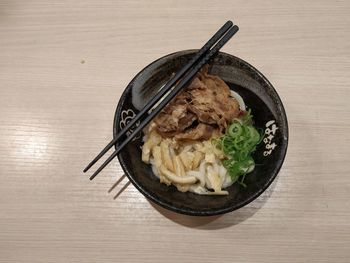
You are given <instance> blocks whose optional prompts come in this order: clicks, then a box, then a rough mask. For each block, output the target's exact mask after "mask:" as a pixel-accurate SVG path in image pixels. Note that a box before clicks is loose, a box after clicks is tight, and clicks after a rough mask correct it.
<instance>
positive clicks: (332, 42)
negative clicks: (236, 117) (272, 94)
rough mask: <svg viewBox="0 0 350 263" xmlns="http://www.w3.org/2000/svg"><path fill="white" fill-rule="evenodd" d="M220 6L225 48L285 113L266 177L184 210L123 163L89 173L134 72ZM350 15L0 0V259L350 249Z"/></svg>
mask: <svg viewBox="0 0 350 263" xmlns="http://www.w3.org/2000/svg"><path fill="white" fill-rule="evenodd" d="M228 19H232V20H234V21H235V22H236V23H237V24H238V25H239V26H240V31H239V33H238V34H237V35H236V36H235V37H234V38H233V39H232V40H231V41H230V42H229V43H228V44H227V45H226V46H225V47H224V49H223V51H225V52H228V53H231V54H234V55H236V56H238V57H240V58H242V59H244V60H246V61H248V62H249V63H251V64H252V65H254V66H255V67H257V68H258V69H259V70H260V71H261V72H262V73H263V74H265V76H266V77H267V78H268V79H269V80H270V81H271V82H272V84H273V85H274V86H275V88H276V90H277V91H278V93H279V94H280V96H281V99H282V101H283V103H284V105H285V108H286V111H287V115H288V120H289V125H290V140H289V148H288V153H287V157H286V160H285V163H284V165H283V167H282V169H281V171H280V173H279V176H278V177H277V179H276V181H275V182H274V184H273V185H272V186H271V187H270V188H269V189H268V190H267V191H266V192H265V193H264V194H263V195H262V196H260V197H259V198H258V199H257V200H256V201H254V202H252V203H251V204H249V205H248V206H246V207H244V208H242V209H240V210H237V211H235V212H233V213H229V214H226V215H224V216H221V217H210V218H194V217H186V216H182V215H177V214H174V213H171V212H168V211H165V210H164V209H161V208H159V207H157V206H155V205H152V204H151V203H149V202H148V201H147V200H146V199H145V198H144V197H143V196H142V195H141V194H140V193H139V192H138V191H137V190H136V189H135V188H134V187H133V186H132V185H130V184H129V183H128V180H127V178H124V177H123V171H122V169H121V167H120V165H119V164H118V162H117V161H114V162H113V164H111V165H110V166H108V168H107V169H105V170H104V171H103V173H102V174H101V175H100V176H98V177H97V178H96V179H95V180H94V181H93V182H90V181H89V180H88V175H86V174H83V173H82V169H83V168H84V166H85V165H86V164H87V163H88V161H90V160H91V158H92V157H94V156H95V154H96V153H97V152H98V151H99V150H100V149H101V148H102V147H103V146H104V145H105V144H106V143H107V142H109V140H110V139H111V136H112V122H113V116H114V110H115V107H116V104H117V102H118V99H119V97H120V95H121V93H122V91H123V89H124V88H125V87H126V85H127V84H128V83H129V81H130V80H131V79H132V78H133V77H134V75H135V74H136V73H138V72H139V71H140V70H141V69H142V68H143V67H144V66H146V65H147V64H149V63H150V62H152V61H153V60H155V59H157V58H159V57H161V56H163V55H165V54H168V53H171V52H175V51H178V50H183V49H191V48H198V47H200V46H201V45H202V44H203V43H204V42H205V41H206V40H207V39H208V38H209V37H210V36H211V35H212V34H213V33H214V32H215V31H216V30H217V29H218V28H219V27H220V26H221V25H222V24H223V23H224V22H225V21H226V20H228ZM349 27H350V1H243V0H241V1H232V0H230V1H212V0H211V1H207V0H202V1H112V0H110V1H107V0H102V1H97V0H95V1H92V0H88V1H48V0H42V1H34V0H33V1H24V0H22V1H19V0H1V1H0V179H1V182H0V194H1V196H0V262H6V263H9V262H43V263H49V262H191V263H192V262H201V263H204V262H220V263H221V262H266V263H271V262H279V263H280V262H317V263H319V262H350V166H349V158H350V148H349V147H350V106H349V99H350V87H349V85H350V30H349ZM120 178H122V179H121V180H120ZM116 182H117V185H116V186H115V187H114V188H113V189H112V190H111V191H110V192H109V189H110V188H111V187H112V186H113V185H114V184H115V183H116ZM115 196H116V197H115Z"/></svg>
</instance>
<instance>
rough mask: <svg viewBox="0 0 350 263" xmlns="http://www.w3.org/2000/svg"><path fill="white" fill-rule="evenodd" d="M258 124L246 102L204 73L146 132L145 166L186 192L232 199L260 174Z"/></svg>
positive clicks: (163, 181) (173, 101)
mask: <svg viewBox="0 0 350 263" xmlns="http://www.w3.org/2000/svg"><path fill="white" fill-rule="evenodd" d="M253 124H254V122H253V116H252V115H251V112H250V110H248V109H247V108H246V106H245V103H244V101H243V99H242V97H241V96H240V95H239V94H238V93H236V92H234V91H232V90H230V88H229V87H228V85H227V84H226V83H225V82H224V81H223V80H222V79H221V78H220V77H218V76H215V75H211V74H209V73H208V67H204V68H203V69H202V70H201V72H199V73H198V74H197V75H196V77H195V78H194V79H193V80H192V82H191V84H190V85H189V86H188V87H187V88H185V89H184V90H183V91H181V92H180V93H179V94H178V95H177V96H176V97H175V98H174V99H173V100H172V102H171V103H169V104H168V105H167V106H166V107H165V108H164V109H163V110H162V111H161V112H160V113H159V114H158V115H157V117H156V118H155V119H154V120H153V121H152V122H151V123H150V124H149V125H148V126H147V128H146V129H145V130H144V134H145V135H144V138H143V141H144V144H143V146H142V161H143V162H145V163H147V164H150V165H151V166H152V170H153V173H154V174H155V175H156V176H157V177H158V178H159V180H160V183H164V184H166V185H168V186H170V185H174V186H175V187H176V188H177V189H178V190H179V191H181V192H187V191H190V192H193V193H196V194H200V195H228V191H226V190H225V188H227V187H229V186H230V185H232V184H233V183H235V182H238V183H239V184H241V185H242V186H245V183H244V179H245V176H246V175H247V174H249V173H250V172H252V171H253V170H254V168H255V162H254V159H253V158H252V153H253V152H254V151H255V149H256V146H257V145H258V144H259V143H260V141H261V137H262V136H261V134H260V133H259V132H258V131H257V129H256V128H255V127H254V125H253Z"/></svg>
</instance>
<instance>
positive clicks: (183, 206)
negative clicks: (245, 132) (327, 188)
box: [113, 50, 288, 216]
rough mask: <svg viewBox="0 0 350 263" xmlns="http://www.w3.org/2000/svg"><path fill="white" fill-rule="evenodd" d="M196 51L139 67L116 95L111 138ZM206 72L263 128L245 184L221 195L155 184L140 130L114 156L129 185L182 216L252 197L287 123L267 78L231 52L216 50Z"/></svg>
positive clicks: (283, 142)
mask: <svg viewBox="0 0 350 263" xmlns="http://www.w3.org/2000/svg"><path fill="white" fill-rule="evenodd" d="M196 51H197V50H185V51H179V52H176V53H173V54H170V55H167V56H164V57H162V58H160V59H158V60H156V61H154V62H153V63H151V64H150V65H148V66H147V67H145V68H144V69H143V70H142V71H141V72H139V73H138V74H137V75H136V76H135V78H134V79H133V80H132V81H131V82H130V83H129V85H128V86H127V87H126V89H125V91H124V93H123V94H122V96H121V98H120V100H119V103H118V106H117V109H116V113H115V119H114V128H113V134H114V137H115V136H116V134H117V133H118V131H119V130H121V128H123V127H124V126H125V125H126V124H127V123H128V122H129V121H130V120H131V119H132V118H133V117H134V116H135V114H137V112H138V111H139V110H140V109H141V108H142V107H143V106H144V105H145V103H146V102H147V101H148V100H149V99H150V98H151V97H152V96H154V94H155V93H156V92H157V91H158V90H159V88H160V87H161V86H162V85H164V83H166V82H167V81H168V80H169V78H170V77H171V76H172V74H173V73H174V72H177V71H178V70H179V69H180V68H181V67H182V66H183V65H184V64H185V63H187V62H188V61H189V59H190V58H191V57H192V56H193V54H194V53H195V52H196ZM209 73H211V74H214V75H218V76H220V77H221V78H222V79H223V80H224V81H225V82H226V83H227V84H228V85H229V86H230V88H231V89H232V90H234V91H236V92H238V93H239V94H240V95H241V96H242V97H243V99H244V101H245V103H246V105H247V107H248V108H250V109H251V111H252V114H253V116H254V121H255V126H256V127H257V128H258V129H261V130H263V131H264V132H265V135H264V140H263V142H261V143H260V144H259V146H258V147H257V150H256V151H255V152H254V154H253V158H254V160H255V162H256V167H255V169H254V171H253V172H252V173H250V174H248V175H247V176H246V179H245V183H246V184H247V187H246V188H243V187H242V186H240V185H239V184H237V183H235V184H233V185H232V186H230V187H229V188H227V189H226V190H228V191H229V195H227V196H205V195H197V194H193V193H190V192H187V193H182V192H179V191H177V189H176V188H175V187H173V186H170V187H168V186H166V185H165V184H161V183H160V182H159V179H158V178H157V177H156V176H155V175H154V174H153V172H152V169H151V166H150V165H147V164H145V163H143V162H142V160H141V146H142V134H139V135H138V136H137V137H136V138H135V139H134V140H133V141H132V142H130V143H129V144H128V145H127V146H126V147H125V148H124V150H123V151H122V152H121V153H120V154H119V155H118V158H119V161H120V164H121V166H122V168H123V170H124V171H125V174H126V175H127V176H128V178H129V179H130V181H131V182H132V183H133V185H134V186H135V187H136V188H137V189H138V190H139V191H140V192H141V193H142V194H143V195H144V196H146V197H147V198H149V199H150V200H151V201H153V202H155V203H157V204H159V205H161V206H163V207H165V208H167V209H170V210H172V211H175V212H178V213H183V214H187V215H198V216H206V215H217V214H223V213H227V212H230V211H233V210H235V209H238V208H240V207H242V206H244V205H246V204H248V203H249V202H251V201H253V200H254V199H255V198H257V197H258V196H259V195H260V194H261V193H262V192H264V191H265V190H266V188H267V187H268V186H269V185H270V184H271V183H272V181H273V180H274V179H275V177H276V175H277V173H278V172H279V170H280V168H281V166H282V163H283V160H284V158H285V155H286V151H287V145H288V124H287V117H286V113H285V111H284V108H283V105H282V102H281V100H280V98H279V96H278V94H277V92H276V90H275V89H274V88H273V86H272V85H271V83H270V82H269V81H268V80H267V79H266V78H265V77H264V76H263V75H262V74H261V73H260V72H259V71H258V70H257V69H255V68H254V67H253V66H251V65H250V64H248V63H247V62H245V61H243V60H242V59H239V58H237V57H235V56H232V55H229V54H226V53H219V54H218V55H217V56H216V57H215V59H214V60H213V61H212V62H211V63H210V68H209Z"/></svg>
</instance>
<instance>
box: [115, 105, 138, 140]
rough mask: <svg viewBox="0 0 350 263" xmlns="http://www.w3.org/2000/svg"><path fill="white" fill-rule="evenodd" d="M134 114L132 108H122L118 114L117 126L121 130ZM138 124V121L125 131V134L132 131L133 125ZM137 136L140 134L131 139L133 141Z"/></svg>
mask: <svg viewBox="0 0 350 263" xmlns="http://www.w3.org/2000/svg"><path fill="white" fill-rule="evenodd" d="M135 116H136V114H135V112H134V111H133V110H132V109H127V110H122V112H121V116H120V122H119V128H120V129H121V130H122V129H123V128H124V127H125V126H126V125H127V124H128V123H129V122H130V121H131V120H132V119H133V118H135ZM139 125H140V121H138V122H136V124H135V126H134V127H133V128H131V129H129V130H128V131H127V132H126V135H127V136H129V135H130V134H131V132H133V131H134V129H135V127H137V126H139ZM139 138H141V134H138V135H137V136H135V137H134V138H133V139H132V140H133V141H135V140H137V139H139Z"/></svg>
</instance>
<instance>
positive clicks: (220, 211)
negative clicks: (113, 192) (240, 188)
mask: <svg viewBox="0 0 350 263" xmlns="http://www.w3.org/2000/svg"><path fill="white" fill-rule="evenodd" d="M197 51H198V49H187V50H180V51H176V52H173V53H170V54H167V55H164V56H162V57H160V58H158V59H156V60H154V61H153V62H152V63H150V64H148V65H147V66H145V67H144V68H143V69H142V70H141V71H139V73H137V75H136V76H135V77H134V78H133V79H132V80H131V81H130V82H129V84H128V85H127V87H126V88H125V90H124V92H123V93H122V95H121V97H120V99H119V102H118V105H117V108H116V110H115V114H114V120H113V138H115V137H116V134H117V126H116V124H117V123H118V122H119V118H120V113H121V109H122V106H123V104H124V101H125V99H126V95H127V92H128V91H129V89H130V88H131V85H132V83H133V82H134V81H135V79H136V78H137V77H139V76H140V75H141V74H142V72H143V71H144V70H145V69H146V68H147V67H149V66H151V65H152V64H154V63H156V62H158V61H159V60H161V59H164V58H166V57H168V56H173V55H175V54H177V53H182V54H190V53H194V52H197ZM219 53H220V54H222V55H225V56H229V57H231V58H233V59H236V60H238V61H239V62H240V63H242V64H245V65H246V66H247V67H248V68H249V69H250V70H252V71H254V72H255V73H256V74H257V75H258V76H259V77H260V78H261V79H262V80H263V81H264V82H265V83H266V84H267V85H268V86H269V87H270V88H271V89H272V91H273V92H274V93H275V94H276V97H277V99H278V100H279V103H280V107H281V112H282V114H283V119H284V122H285V123H284V125H285V127H286V132H285V134H284V136H285V147H284V148H283V157H282V158H281V159H280V160H279V162H278V163H277V165H278V166H277V169H276V172H275V173H274V174H272V175H271V177H270V178H269V180H268V181H267V182H266V183H265V185H264V186H263V187H261V188H260V189H259V191H257V192H256V193H254V194H253V195H252V196H250V197H249V198H248V199H246V200H244V201H242V202H240V203H238V204H235V205H233V206H230V207H227V208H223V209H215V208H213V210H210V211H194V210H190V209H183V208H179V207H175V206H172V205H170V204H168V203H166V202H163V201H162V200H159V199H158V198H157V197H156V196H153V195H152V194H150V193H149V192H148V191H147V189H145V188H143V187H142V186H141V185H139V184H138V182H137V181H136V180H134V178H133V176H132V174H131V173H130V172H129V170H128V168H127V165H126V164H125V162H124V160H123V158H121V155H120V154H118V160H119V163H120V165H121V167H122V169H123V170H124V172H125V174H126V176H127V177H128V179H129V180H130V181H131V183H132V184H133V185H134V186H135V187H136V189H137V190H139V191H140V192H141V193H142V194H143V195H144V196H145V197H146V198H148V199H149V200H151V201H153V202H154V203H156V204H158V205H160V206H162V207H164V208H165V209H168V210H170V211H173V212H176V213H180V214H184V215H190V216H214V215H220V214H225V213H229V212H232V211H234V210H237V209H239V208H241V207H243V206H245V205H247V204H249V203H251V202H252V201H254V200H255V199H256V198H258V197H259V196H260V195H261V194H262V193H263V192H264V191H265V190H266V189H267V188H268V187H269V186H270V185H271V183H272V182H273V181H274V180H275V178H276V176H277V175H278V173H279V171H280V169H281V167H282V164H283V162H284V160H285V157H286V154H287V148H288V142H289V128H288V120H287V114H286V111H285V109H284V106H283V103H282V100H281V98H280V96H279V95H278V93H277V91H276V90H275V88H274V87H273V85H272V84H271V83H270V81H269V80H268V79H267V78H266V77H265V76H264V75H263V74H262V73H261V72H260V71H259V70H257V69H256V68H255V67H253V66H252V65H251V64H249V63H248V62H246V61H244V60H243V59H241V58H239V57H236V56H234V55H231V54H228V53H225V52H219Z"/></svg>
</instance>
